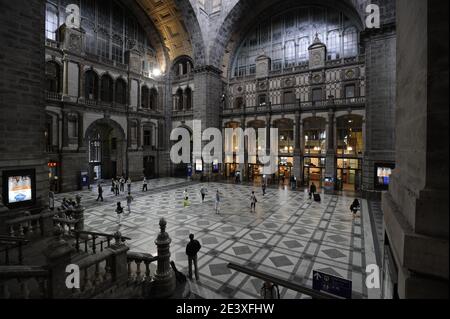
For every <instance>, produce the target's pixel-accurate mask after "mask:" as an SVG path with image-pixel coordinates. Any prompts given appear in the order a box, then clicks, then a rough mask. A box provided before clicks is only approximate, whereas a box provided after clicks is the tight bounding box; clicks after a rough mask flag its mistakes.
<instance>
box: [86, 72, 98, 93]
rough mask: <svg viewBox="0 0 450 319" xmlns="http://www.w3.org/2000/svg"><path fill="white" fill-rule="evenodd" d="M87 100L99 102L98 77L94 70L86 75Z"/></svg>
mask: <svg viewBox="0 0 450 319" xmlns="http://www.w3.org/2000/svg"><path fill="white" fill-rule="evenodd" d="M84 81H85V91H84V94H85V98H86V99H88V100H97V98H98V75H97V73H95V72H94V71H92V70H89V71H86V73H85V80H84Z"/></svg>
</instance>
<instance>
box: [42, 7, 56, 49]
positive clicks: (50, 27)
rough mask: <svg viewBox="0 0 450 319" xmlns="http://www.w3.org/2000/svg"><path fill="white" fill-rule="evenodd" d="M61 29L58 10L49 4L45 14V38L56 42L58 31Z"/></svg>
mask: <svg viewBox="0 0 450 319" xmlns="http://www.w3.org/2000/svg"><path fill="white" fill-rule="evenodd" d="M58 27H59V23H58V8H57V7H56V6H54V5H52V4H50V3H47V8H46V13H45V36H46V38H47V39H50V40H53V41H56V30H57V29H58Z"/></svg>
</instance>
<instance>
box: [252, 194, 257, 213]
mask: <svg viewBox="0 0 450 319" xmlns="http://www.w3.org/2000/svg"><path fill="white" fill-rule="evenodd" d="M250 202H251V204H250V208H251V210H252V211H253V212H255V213H256V203H257V202H258V200H257V199H256V195H255V192H252V195H251V196H250Z"/></svg>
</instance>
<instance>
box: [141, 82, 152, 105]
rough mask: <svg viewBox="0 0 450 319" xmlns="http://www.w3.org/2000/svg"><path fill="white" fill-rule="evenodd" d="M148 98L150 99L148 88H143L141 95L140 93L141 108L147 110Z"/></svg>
mask: <svg viewBox="0 0 450 319" xmlns="http://www.w3.org/2000/svg"><path fill="white" fill-rule="evenodd" d="M149 98H150V91H149V89H148V87H146V86H143V87H142V93H141V106H142V107H143V108H144V109H148V108H149V107H150V105H149Z"/></svg>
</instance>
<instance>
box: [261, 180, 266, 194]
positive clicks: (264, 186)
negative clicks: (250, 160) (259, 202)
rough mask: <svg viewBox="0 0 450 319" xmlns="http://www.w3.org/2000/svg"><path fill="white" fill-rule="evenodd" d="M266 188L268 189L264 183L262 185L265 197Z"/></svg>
mask: <svg viewBox="0 0 450 319" xmlns="http://www.w3.org/2000/svg"><path fill="white" fill-rule="evenodd" d="M266 188H267V186H266V183H265V182H264V181H263V184H262V192H263V196H265V195H266Z"/></svg>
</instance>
